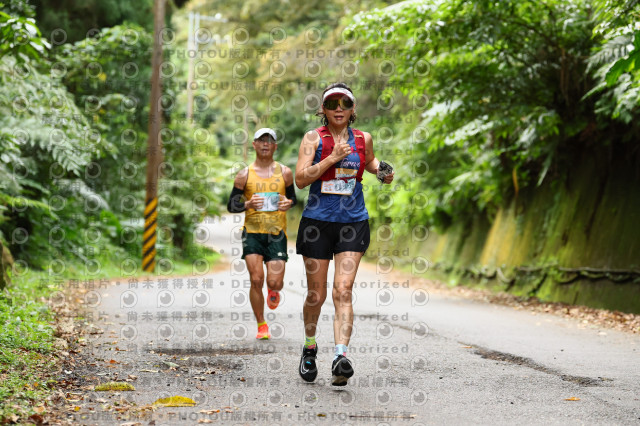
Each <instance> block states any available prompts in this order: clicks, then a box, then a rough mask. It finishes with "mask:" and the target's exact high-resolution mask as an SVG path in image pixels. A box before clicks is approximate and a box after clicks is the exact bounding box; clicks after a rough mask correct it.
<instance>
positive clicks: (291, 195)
mask: <svg viewBox="0 0 640 426" xmlns="http://www.w3.org/2000/svg"><path fill="white" fill-rule="evenodd" d="M285 191H286V192H285V194H286V197H287V198H288V199H290V200H291V201H293V202H292V203H291V207H293V206H295V205H296V203H297V202H298V199H297V198H296V189H295V188H294V187H293V184H291V185H289V186H287V187H286V188H285Z"/></svg>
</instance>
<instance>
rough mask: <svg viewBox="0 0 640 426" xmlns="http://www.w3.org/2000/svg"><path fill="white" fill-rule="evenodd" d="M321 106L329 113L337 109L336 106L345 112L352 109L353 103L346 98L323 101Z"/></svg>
mask: <svg viewBox="0 0 640 426" xmlns="http://www.w3.org/2000/svg"><path fill="white" fill-rule="evenodd" d="M322 105H323V106H324V107H325V108H326V109H328V110H329V111H334V110H336V109H338V105H340V108H342V109H345V110H349V109H353V101H352V100H351V99H349V98H348V97H346V96H345V97H343V98H331V99H325V101H324V102H323V103H322Z"/></svg>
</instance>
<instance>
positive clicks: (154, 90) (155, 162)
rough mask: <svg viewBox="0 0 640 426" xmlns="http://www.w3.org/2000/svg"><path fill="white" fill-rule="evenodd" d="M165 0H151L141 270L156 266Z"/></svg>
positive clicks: (149, 269)
mask: <svg viewBox="0 0 640 426" xmlns="http://www.w3.org/2000/svg"><path fill="white" fill-rule="evenodd" d="M164 6H165V0H154V2H153V20H154V23H153V28H154V30H153V55H152V56H151V94H150V96H149V102H150V103H151V106H150V108H149V140H148V142H147V145H148V149H147V185H146V197H145V200H146V201H145V205H144V233H143V234H142V270H143V271H147V272H153V271H154V269H155V266H156V227H157V220H156V219H157V218H158V212H157V207H158V166H159V165H160V163H161V161H162V140H161V139H160V128H161V125H162V110H161V107H160V97H161V96H162V87H161V86H160V65H161V64H162V37H161V33H162V29H163V27H164V17H165V10H164V9H165V7H164Z"/></svg>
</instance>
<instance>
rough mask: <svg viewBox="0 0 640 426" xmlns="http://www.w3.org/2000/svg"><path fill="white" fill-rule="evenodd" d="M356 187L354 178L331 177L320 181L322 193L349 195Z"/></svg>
mask: <svg viewBox="0 0 640 426" xmlns="http://www.w3.org/2000/svg"><path fill="white" fill-rule="evenodd" d="M355 187H356V180H355V179H347V180H342V179H331V180H324V181H322V187H321V190H320V191H321V192H322V193H323V194H336V195H351V194H353V190H354V189H355Z"/></svg>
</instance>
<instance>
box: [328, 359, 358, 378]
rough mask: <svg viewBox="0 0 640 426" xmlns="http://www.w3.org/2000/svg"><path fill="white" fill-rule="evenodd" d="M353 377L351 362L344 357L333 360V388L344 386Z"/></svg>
mask: <svg viewBox="0 0 640 426" xmlns="http://www.w3.org/2000/svg"><path fill="white" fill-rule="evenodd" d="M351 376H353V366H352V365H351V361H349V360H348V359H347V357H345V356H343V355H338V358H336V359H334V360H333V365H332V366H331V384H332V385H333V386H344V385H346V384H347V380H349V377H351Z"/></svg>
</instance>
